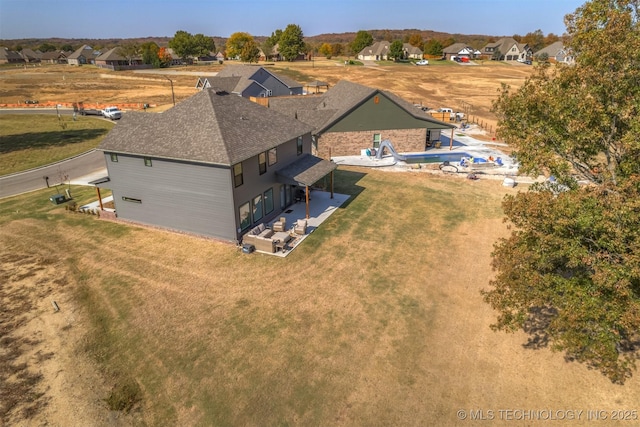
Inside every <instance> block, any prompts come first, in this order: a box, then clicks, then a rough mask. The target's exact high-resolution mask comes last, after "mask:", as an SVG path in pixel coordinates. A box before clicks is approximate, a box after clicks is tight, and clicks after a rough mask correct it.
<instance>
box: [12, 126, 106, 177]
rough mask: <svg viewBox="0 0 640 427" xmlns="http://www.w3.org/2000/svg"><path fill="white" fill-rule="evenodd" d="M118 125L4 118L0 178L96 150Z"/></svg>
mask: <svg viewBox="0 0 640 427" xmlns="http://www.w3.org/2000/svg"><path fill="white" fill-rule="evenodd" d="M113 126H114V124H113V123H111V122H108V121H106V120H101V119H96V118H92V117H82V116H79V117H78V118H77V120H76V121H73V120H72V118H71V117H69V116H61V120H59V119H58V117H57V116H56V115H55V114H3V115H0V175H6V174H10V173H15V172H20V171H24V170H27V169H32V168H36V167H39V166H44V165H47V164H50V163H54V162H57V161H60V160H64V159H66V158H69V157H73V156H76V155H78V154H81V153H84V152H86V151H89V150H92V149H94V148H96V147H97V146H98V145H99V144H100V142H101V141H102V139H103V138H104V137H105V135H106V134H107V133H108V132H109V131H110V130H111V128H112V127H113Z"/></svg>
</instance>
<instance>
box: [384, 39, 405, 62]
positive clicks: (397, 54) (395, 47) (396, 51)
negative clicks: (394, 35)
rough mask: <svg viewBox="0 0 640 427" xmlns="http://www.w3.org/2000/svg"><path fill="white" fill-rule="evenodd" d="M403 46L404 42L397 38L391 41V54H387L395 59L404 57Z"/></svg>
mask: <svg viewBox="0 0 640 427" xmlns="http://www.w3.org/2000/svg"><path fill="white" fill-rule="evenodd" d="M402 48H403V44H402V42H401V41H400V40H395V41H394V42H393V43H391V45H390V46H389V54H388V55H387V56H388V57H389V59H393V60H394V61H397V60H398V59H403V58H404V50H403V49H402Z"/></svg>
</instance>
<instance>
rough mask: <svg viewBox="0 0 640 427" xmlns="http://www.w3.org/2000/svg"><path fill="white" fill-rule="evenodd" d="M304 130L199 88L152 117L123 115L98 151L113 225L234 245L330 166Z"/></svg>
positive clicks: (262, 109)
mask: <svg viewBox="0 0 640 427" xmlns="http://www.w3.org/2000/svg"><path fill="white" fill-rule="evenodd" d="M310 132H311V127H310V126H309V125H306V124H304V123H302V122H300V121H298V120H291V118H290V117H287V116H285V115H282V114H280V113H278V112H277V111H275V110H269V109H267V108H265V107H263V106H260V105H258V104H256V103H253V102H251V101H249V100H247V99H244V98H242V97H240V96H236V95H230V94H227V93H224V92H216V91H214V90H211V89H209V90H203V91H201V92H198V93H197V94H196V95H194V96H192V97H190V98H188V99H187V100H185V101H183V102H181V103H179V104H178V105H176V106H175V107H173V108H172V109H170V110H168V111H166V112H164V113H162V114H145V113H140V112H129V113H127V114H126V115H125V116H124V117H123V118H122V119H121V120H120V122H119V123H118V126H115V127H114V128H113V129H112V130H111V131H110V132H109V134H108V135H107V136H106V137H105V139H104V140H103V142H102V143H101V144H100V146H99V147H98V149H99V150H101V151H102V152H104V156H105V161H106V163H107V171H108V176H107V177H104V178H102V179H99V180H96V181H94V182H93V184H94V185H96V186H97V187H99V188H109V189H111V191H112V194H113V199H114V204H115V209H116V213H117V216H118V218H120V219H123V220H128V221H133V222H137V223H143V224H149V225H153V226H158V227H164V228H168V229H173V230H180V231H184V232H189V233H195V234H199V235H204V236H208V237H213V238H217V239H222V240H228V241H233V242H238V241H240V240H241V236H242V234H243V233H244V232H246V231H247V230H249V229H250V228H252V227H253V226H254V225H256V224H260V223H263V222H268V221H271V220H272V219H274V218H276V217H278V215H280V214H281V213H282V212H283V211H284V210H285V209H286V208H287V207H288V206H289V205H291V204H292V203H294V202H295V195H296V190H297V186H311V185H313V184H314V183H316V182H317V181H319V180H321V179H322V178H324V177H325V176H326V175H328V174H330V173H331V172H332V171H333V170H334V169H335V168H336V165H335V164H334V163H332V162H329V161H326V160H322V159H319V158H316V157H314V156H312V155H311V154H310V153H311V134H310Z"/></svg>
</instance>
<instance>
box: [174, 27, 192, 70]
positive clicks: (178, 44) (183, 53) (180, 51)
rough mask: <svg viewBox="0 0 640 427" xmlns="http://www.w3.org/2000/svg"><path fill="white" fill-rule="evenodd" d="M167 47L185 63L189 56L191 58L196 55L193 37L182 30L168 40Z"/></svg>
mask: <svg viewBox="0 0 640 427" xmlns="http://www.w3.org/2000/svg"><path fill="white" fill-rule="evenodd" d="M169 47H170V48H171V49H173V52H174V53H175V54H176V55H178V56H179V57H180V58H182V60H183V61H185V62H186V61H187V59H188V58H189V57H190V56H193V55H195V53H196V46H195V44H194V42H193V36H192V35H191V33H188V32H186V31H184V30H178V31H176V33H175V35H174V36H173V38H172V39H171V40H169Z"/></svg>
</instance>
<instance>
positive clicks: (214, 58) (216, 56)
mask: <svg viewBox="0 0 640 427" xmlns="http://www.w3.org/2000/svg"><path fill="white" fill-rule="evenodd" d="M218 61H224V55H223V54H222V53H221V52H219V51H218V52H216V53H214V52H209V54H208V55H201V56H197V57H194V58H193V62H196V63H197V62H218Z"/></svg>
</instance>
